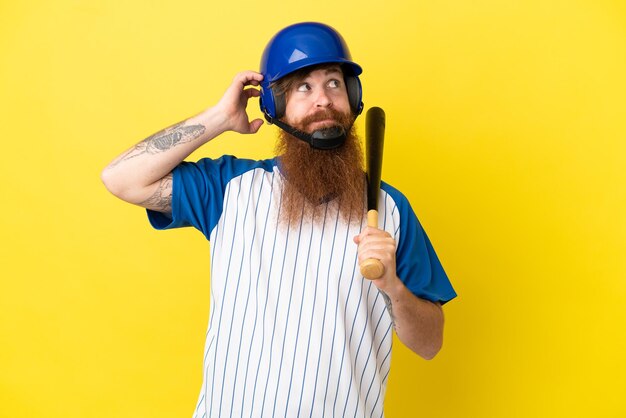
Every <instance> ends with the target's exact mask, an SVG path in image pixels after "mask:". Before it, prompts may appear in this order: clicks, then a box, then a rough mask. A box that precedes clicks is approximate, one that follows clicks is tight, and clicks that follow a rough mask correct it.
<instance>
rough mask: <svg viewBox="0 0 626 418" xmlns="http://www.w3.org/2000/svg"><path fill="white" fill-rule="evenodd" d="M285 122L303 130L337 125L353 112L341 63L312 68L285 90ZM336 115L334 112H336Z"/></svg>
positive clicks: (315, 129)
mask: <svg viewBox="0 0 626 418" xmlns="http://www.w3.org/2000/svg"><path fill="white" fill-rule="evenodd" d="M286 100H287V104H286V108H285V118H284V119H285V122H286V123H287V124H289V125H292V126H294V127H296V128H298V129H300V130H302V131H304V132H307V133H312V132H314V131H317V130H319V129H323V128H328V127H331V126H336V125H337V123H338V122H339V121H338V118H337V116H336V114H337V113H339V114H341V115H344V116H347V115H350V113H351V111H350V103H349V102H348V92H347V90H346V85H345V83H344V79H343V72H342V71H341V68H340V67H339V66H338V65H333V66H331V67H327V68H321V69H317V70H313V71H311V72H310V73H308V74H307V75H306V76H305V77H304V78H302V79H301V80H297V81H296V82H295V83H294V84H293V86H292V87H291V88H290V90H289V91H287V92H286ZM333 114H335V115H333Z"/></svg>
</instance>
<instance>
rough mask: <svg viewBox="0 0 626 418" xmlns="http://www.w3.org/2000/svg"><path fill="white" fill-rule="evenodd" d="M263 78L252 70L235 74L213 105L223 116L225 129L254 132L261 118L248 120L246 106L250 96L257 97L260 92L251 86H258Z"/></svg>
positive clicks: (243, 132)
mask: <svg viewBox="0 0 626 418" xmlns="http://www.w3.org/2000/svg"><path fill="white" fill-rule="evenodd" d="M261 80H263V75H261V74H260V73H257V72H254V71H242V72H240V73H239V74H237V75H236V76H235V78H234V79H233V82H232V83H231V85H230V86H229V87H228V89H227V90H226V92H225V93H224V96H222V98H221V99H220V101H219V102H218V103H217V105H216V106H215V108H216V110H217V111H218V112H219V113H220V114H222V115H223V116H224V117H225V119H226V120H225V122H224V123H225V130H229V131H235V132H239V133H241V134H253V133H256V132H257V131H258V130H259V128H260V127H261V125H263V120H262V119H255V120H253V121H252V122H250V120H249V118H248V113H247V112H246V107H247V106H248V100H249V99H250V98H251V97H259V96H260V95H261V92H260V91H259V90H258V89H256V88H253V87H250V88H246V87H248V86H255V87H256V86H258V85H259V84H260V82H261Z"/></svg>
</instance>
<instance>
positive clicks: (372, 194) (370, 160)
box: [365, 107, 385, 210]
mask: <svg viewBox="0 0 626 418" xmlns="http://www.w3.org/2000/svg"><path fill="white" fill-rule="evenodd" d="M384 140H385V112H384V111H383V110H382V109H381V108H380V107H372V108H371V109H369V110H368V111H367V114H366V115H365V149H366V161H365V166H366V170H367V210H378V190H380V176H381V171H382V166H383V145H384Z"/></svg>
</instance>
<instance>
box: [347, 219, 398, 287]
mask: <svg viewBox="0 0 626 418" xmlns="http://www.w3.org/2000/svg"><path fill="white" fill-rule="evenodd" d="M354 242H355V243H356V244H357V245H358V246H359V248H358V254H359V264H361V263H363V262H364V261H365V260H367V259H369V258H375V259H377V260H380V261H381V263H383V266H384V268H385V269H384V274H383V275H382V276H381V277H380V278H378V279H376V280H372V283H374V285H375V286H376V287H377V288H378V289H380V290H381V291H383V292H385V293H387V292H388V291H390V290H391V288H392V287H393V286H398V285H399V284H401V282H400V279H399V278H398V276H396V241H395V240H394V239H393V237H392V236H391V235H390V234H389V233H388V232H387V231H384V230H382V229H378V228H373V227H371V226H368V227H366V228H365V229H364V230H363V231H361V233H360V234H359V235H357V236H356V237H354Z"/></svg>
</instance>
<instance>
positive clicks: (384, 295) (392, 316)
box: [380, 291, 396, 329]
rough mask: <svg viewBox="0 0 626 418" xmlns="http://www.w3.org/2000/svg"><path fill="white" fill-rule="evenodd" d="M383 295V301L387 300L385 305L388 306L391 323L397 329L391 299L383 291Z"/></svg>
mask: <svg viewBox="0 0 626 418" xmlns="http://www.w3.org/2000/svg"><path fill="white" fill-rule="evenodd" d="M380 293H381V294H382V295H383V299H384V300H385V305H387V311H388V312H389V316H390V317H391V323H392V324H393V327H394V329H395V327H396V317H395V316H394V315H393V309H392V306H391V298H390V297H389V296H387V294H386V293H385V292H383V291H381V292H380Z"/></svg>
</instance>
